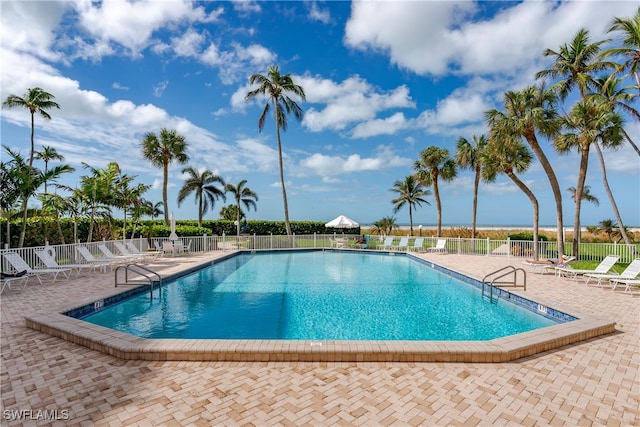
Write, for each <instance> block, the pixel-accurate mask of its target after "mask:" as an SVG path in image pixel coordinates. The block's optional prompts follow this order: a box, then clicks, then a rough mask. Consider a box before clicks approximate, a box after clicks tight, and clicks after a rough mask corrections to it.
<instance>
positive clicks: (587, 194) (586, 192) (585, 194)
mask: <svg viewBox="0 0 640 427" xmlns="http://www.w3.org/2000/svg"><path fill="white" fill-rule="evenodd" d="M567 190H569V193H571V200H573V201H574V202H575V201H576V187H569V188H567ZM582 200H584V201H585V202H590V203H593V204H594V205H596V206H600V200H598V198H597V197H596V196H594V195H593V194H591V187H589V186H588V185H585V186H584V189H583V190H582Z"/></svg>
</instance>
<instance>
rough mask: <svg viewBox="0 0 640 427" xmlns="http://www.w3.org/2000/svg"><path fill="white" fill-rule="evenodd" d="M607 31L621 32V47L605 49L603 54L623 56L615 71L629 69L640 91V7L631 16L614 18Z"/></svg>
mask: <svg viewBox="0 0 640 427" xmlns="http://www.w3.org/2000/svg"><path fill="white" fill-rule="evenodd" d="M607 32H608V33H611V32H618V33H619V34H621V35H622V47H615V48H612V49H608V50H606V51H605V52H604V54H605V56H612V55H622V56H623V58H624V59H625V61H624V62H622V63H621V64H619V65H617V66H616V70H615V73H616V74H617V73H619V72H621V71H624V70H629V74H631V75H632V76H633V77H634V78H635V81H636V88H637V89H638V92H640V76H638V66H639V64H640V7H639V8H638V9H636V13H635V15H633V17H632V18H614V19H613V21H611V24H610V26H609V29H608V30H607Z"/></svg>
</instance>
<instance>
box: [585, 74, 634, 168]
mask: <svg viewBox="0 0 640 427" xmlns="http://www.w3.org/2000/svg"><path fill="white" fill-rule="evenodd" d="M595 82H596V86H597V88H598V92H596V93H593V94H591V96H594V97H597V98H601V100H602V101H603V102H606V103H607V105H608V106H609V108H610V109H611V111H613V112H618V113H621V112H623V111H624V112H626V113H628V114H629V115H630V116H631V117H633V118H634V119H636V120H637V121H640V113H638V110H636V109H635V108H633V106H632V105H631V104H632V102H634V101H635V100H636V99H637V98H638V96H637V95H632V94H631V93H630V92H629V89H631V88H632V87H633V86H626V87H623V86H622V79H619V78H616V77H614V76H613V75H612V76H610V77H608V78H603V77H600V78H597V79H596V80H595ZM621 131H622V134H623V135H624V137H625V139H626V140H627V141H628V142H629V144H631V146H632V147H633V149H634V150H636V153H637V154H638V155H639V156H640V148H638V146H637V145H636V144H635V142H633V140H632V139H631V137H630V136H629V134H628V133H627V132H626V130H625V129H624V128H622V129H621Z"/></svg>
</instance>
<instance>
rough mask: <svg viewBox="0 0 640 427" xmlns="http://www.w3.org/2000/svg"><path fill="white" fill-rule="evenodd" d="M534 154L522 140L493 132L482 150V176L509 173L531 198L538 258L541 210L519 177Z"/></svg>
mask: <svg viewBox="0 0 640 427" xmlns="http://www.w3.org/2000/svg"><path fill="white" fill-rule="evenodd" d="M532 160H533V155H532V154H531V152H530V151H529V150H528V149H527V147H526V146H525V145H524V144H523V143H522V142H521V141H520V138H515V139H512V140H504V139H496V137H494V135H493V134H491V136H490V137H489V144H488V145H487V147H486V148H485V149H484V150H483V151H482V155H481V162H482V177H483V179H485V180H486V181H493V180H495V179H496V176H497V175H498V174H501V173H503V174H505V175H507V176H508V177H509V178H510V179H511V181H513V183H514V184H516V186H517V187H518V188H519V189H520V190H522V192H523V193H524V194H525V195H526V196H527V197H528V198H529V200H530V201H531V205H532V206H533V254H532V255H533V258H534V259H536V260H537V259H538V256H539V254H538V252H539V251H538V236H539V232H538V231H539V226H538V224H539V221H540V210H539V205H538V199H537V198H536V196H535V194H533V192H532V191H531V189H529V187H528V186H527V185H526V184H525V183H524V182H523V181H522V180H521V179H520V178H519V177H518V174H521V173H523V172H525V171H526V170H527V169H528V168H529V166H530V165H531V161H532Z"/></svg>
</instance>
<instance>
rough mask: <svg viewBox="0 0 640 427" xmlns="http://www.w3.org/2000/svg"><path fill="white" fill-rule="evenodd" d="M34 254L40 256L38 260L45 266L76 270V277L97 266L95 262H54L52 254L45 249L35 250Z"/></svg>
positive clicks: (94, 269)
mask: <svg viewBox="0 0 640 427" xmlns="http://www.w3.org/2000/svg"><path fill="white" fill-rule="evenodd" d="M35 252H36V256H37V257H38V258H40V261H42V263H43V264H44V265H45V267H47V268H70V269H71V270H72V271H75V272H76V277H78V276H79V275H80V273H82V272H83V271H86V270H93V271H94V272H95V271H96V268H97V267H98V266H97V265H96V264H64V265H60V264H58V263H57V262H56V259H55V258H54V255H53V254H52V253H51V252H49V251H48V250H46V249H41V250H36V251H35Z"/></svg>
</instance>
